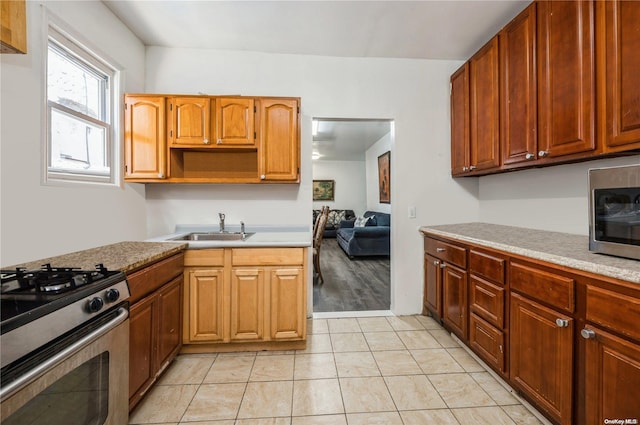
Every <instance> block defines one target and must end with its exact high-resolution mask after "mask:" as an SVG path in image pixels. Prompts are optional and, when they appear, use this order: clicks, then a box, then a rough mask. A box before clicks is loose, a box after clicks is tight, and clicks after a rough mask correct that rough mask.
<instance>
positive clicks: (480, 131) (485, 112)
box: [469, 36, 500, 171]
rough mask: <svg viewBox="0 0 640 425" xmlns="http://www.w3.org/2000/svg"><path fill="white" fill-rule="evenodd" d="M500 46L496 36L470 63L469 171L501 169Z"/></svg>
mask: <svg viewBox="0 0 640 425" xmlns="http://www.w3.org/2000/svg"><path fill="white" fill-rule="evenodd" d="M498 45H499V42H498V37H497V36H495V37H493V38H492V39H491V41H489V42H488V43H487V44H486V45H485V46H484V47H483V48H481V49H480V50H479V51H478V52H477V53H476V54H475V55H473V57H471V59H470V61H469V87H470V97H469V99H470V105H471V120H470V122H471V132H470V159H471V162H470V166H469V169H470V171H475V170H478V171H480V170H487V169H491V168H497V167H499V166H500V139H499V130H500V129H499V126H500V102H499V99H500V88H499V78H498V77H499V63H498V56H499V51H498Z"/></svg>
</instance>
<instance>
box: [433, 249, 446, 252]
mask: <svg viewBox="0 0 640 425" xmlns="http://www.w3.org/2000/svg"><path fill="white" fill-rule="evenodd" d="M446 250H447V249H446V248H436V252H445V251H446Z"/></svg>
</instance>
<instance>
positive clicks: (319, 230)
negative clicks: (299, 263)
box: [313, 206, 329, 283]
mask: <svg viewBox="0 0 640 425" xmlns="http://www.w3.org/2000/svg"><path fill="white" fill-rule="evenodd" d="M328 217H329V207H328V206H325V207H322V210H321V211H320V214H318V217H317V219H316V224H315V226H314V229H313V271H314V273H316V274H317V275H318V283H324V278H323V277H322V271H321V270H320V246H321V245H322V236H323V235H324V228H325V227H326V225H327V219H328Z"/></svg>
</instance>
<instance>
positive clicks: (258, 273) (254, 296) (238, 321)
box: [230, 268, 266, 341]
mask: <svg viewBox="0 0 640 425" xmlns="http://www.w3.org/2000/svg"><path fill="white" fill-rule="evenodd" d="M264 272H265V271H264V269H258V268H251V269H243V268H238V269H237V268H234V269H233V270H232V271H231V294H230V295H231V335H230V339H231V341H260V340H262V339H263V338H264V319H265V317H264V310H265V289H266V288H265V279H264V277H265V276H264V274H265V273H264Z"/></svg>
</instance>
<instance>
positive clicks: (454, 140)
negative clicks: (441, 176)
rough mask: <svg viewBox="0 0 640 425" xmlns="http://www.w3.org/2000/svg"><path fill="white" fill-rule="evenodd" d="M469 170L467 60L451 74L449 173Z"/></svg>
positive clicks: (454, 174) (455, 174)
mask: <svg viewBox="0 0 640 425" xmlns="http://www.w3.org/2000/svg"><path fill="white" fill-rule="evenodd" d="M468 171H469V62H466V63H465V64H464V65H462V67H460V69H458V70H457V71H456V72H455V73H454V74H453V75H452V76H451V174H452V175H453V176H459V175H462V174H464V173H466V172H468Z"/></svg>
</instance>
